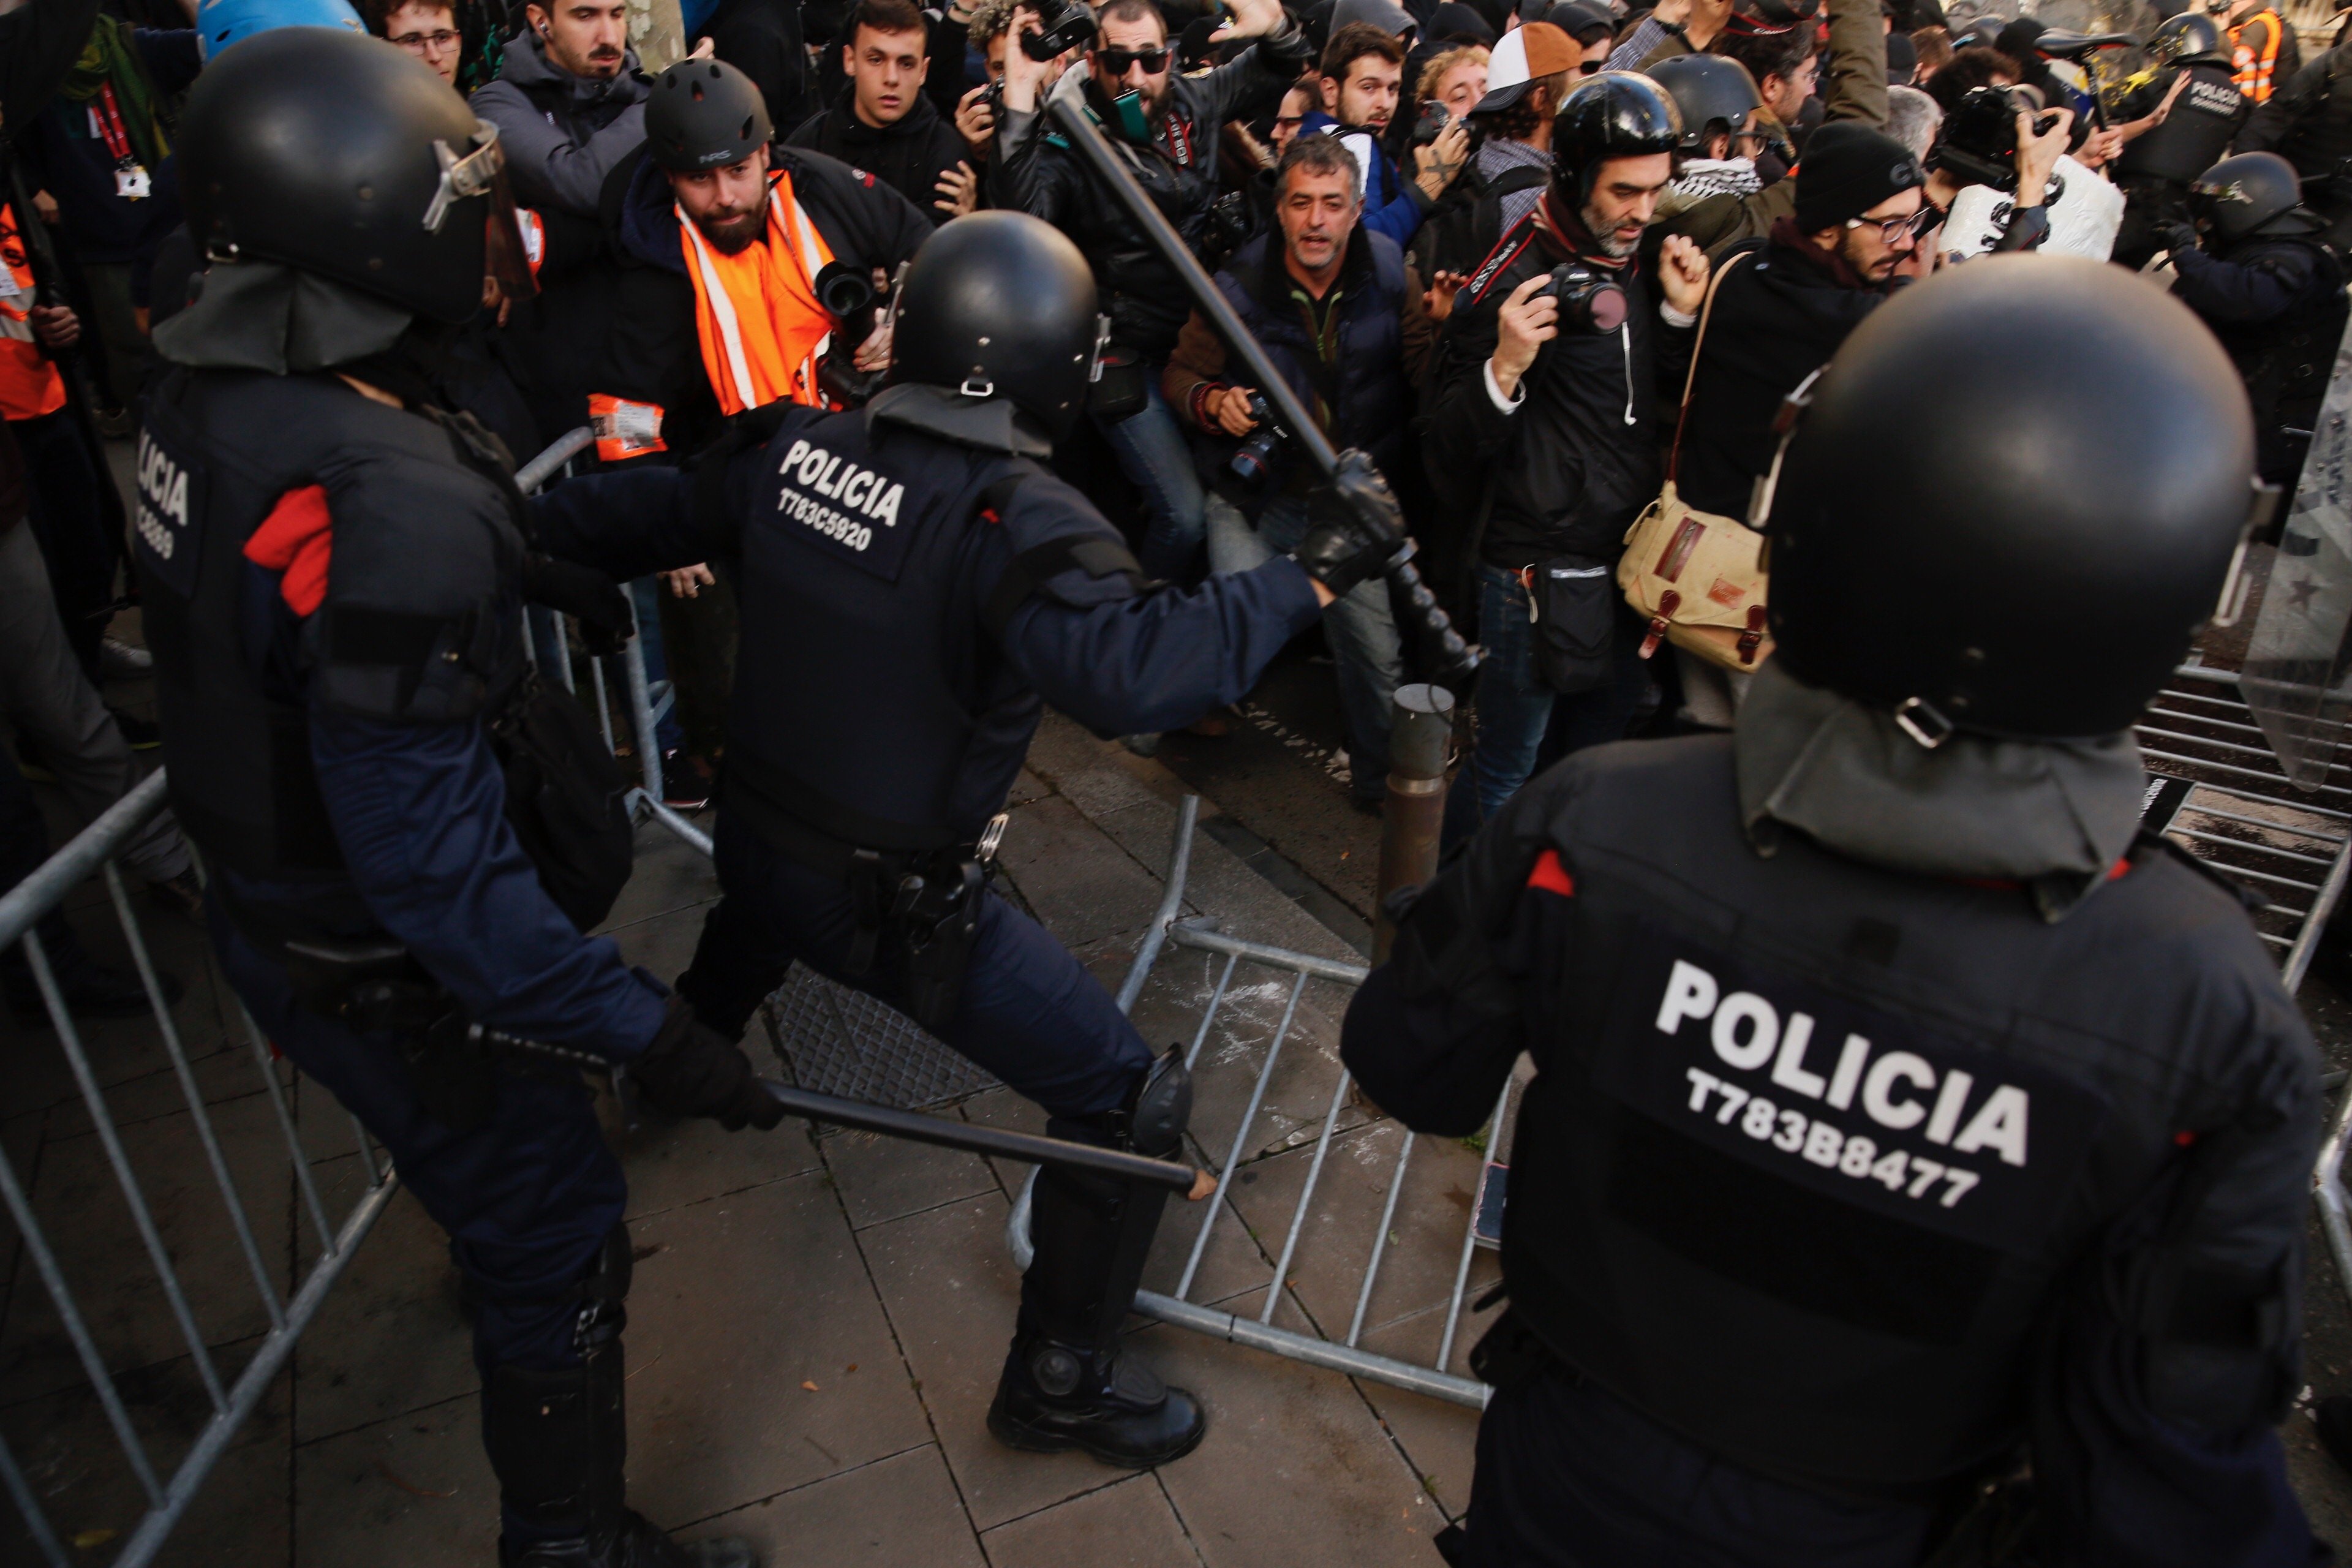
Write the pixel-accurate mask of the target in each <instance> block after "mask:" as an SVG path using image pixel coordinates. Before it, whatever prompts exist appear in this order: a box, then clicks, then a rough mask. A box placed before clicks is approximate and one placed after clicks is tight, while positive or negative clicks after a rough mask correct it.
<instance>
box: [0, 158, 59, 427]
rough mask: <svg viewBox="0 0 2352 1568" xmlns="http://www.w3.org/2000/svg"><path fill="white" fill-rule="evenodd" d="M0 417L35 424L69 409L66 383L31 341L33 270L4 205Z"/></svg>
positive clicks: (0, 221)
mask: <svg viewBox="0 0 2352 1568" xmlns="http://www.w3.org/2000/svg"><path fill="white" fill-rule="evenodd" d="M0 258H5V263H6V266H7V274H6V276H5V279H0V418H8V419H37V418H39V417H40V416H42V415H44V414H55V413H56V412H57V411H58V409H60V408H63V407H64V406H65V405H66V384H65V378H64V377H62V376H60V375H58V367H57V366H56V365H54V364H52V363H49V361H48V360H47V358H46V357H45V356H44V355H43V354H42V353H41V345H40V343H39V342H37V341H36V340H35V338H34V337H33V322H32V308H33V268H32V266H31V264H30V262H29V261H28V260H27V258H26V255H25V242H24V237H23V236H21V235H19V234H18V233H17V232H16V214H15V213H14V212H13V211H12V210H11V209H10V208H9V207H8V206H7V205H5V204H0Z"/></svg>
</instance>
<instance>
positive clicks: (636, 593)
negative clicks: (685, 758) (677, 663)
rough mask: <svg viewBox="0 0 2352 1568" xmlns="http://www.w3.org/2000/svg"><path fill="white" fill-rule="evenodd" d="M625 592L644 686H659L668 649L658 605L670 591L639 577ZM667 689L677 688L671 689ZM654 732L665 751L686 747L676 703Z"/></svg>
mask: <svg viewBox="0 0 2352 1568" xmlns="http://www.w3.org/2000/svg"><path fill="white" fill-rule="evenodd" d="M627 592H628V595H629V611H630V614H632V615H634V616H635V617H636V621H637V646H638V647H641V648H643V649H644V650H645V659H646V686H647V687H654V686H658V685H660V684H661V683H662V682H663V681H665V680H667V679H670V674H669V648H668V646H667V642H666V640H665V639H664V638H663V637H662V605H661V602H662V597H663V595H666V594H667V593H668V592H669V588H668V586H667V584H664V583H663V582H662V580H661V579H660V578H658V577H640V578H638V579H637V580H636V581H635V582H634V583H631V584H629V585H628V590H627ZM670 689H671V690H673V691H675V690H677V687H675V686H672V687H671V688H670ZM656 700H658V699H656ZM654 729H655V731H656V742H657V743H658V744H659V745H660V747H661V749H662V750H663V751H665V752H674V751H677V749H678V748H679V747H680V746H683V745H685V744H686V731H684V730H682V729H680V728H679V727H678V722H677V702H676V701H672V702H671V703H670V705H669V708H668V710H667V711H666V712H665V713H663V714H662V716H661V717H660V718H659V719H657V720H656V721H654Z"/></svg>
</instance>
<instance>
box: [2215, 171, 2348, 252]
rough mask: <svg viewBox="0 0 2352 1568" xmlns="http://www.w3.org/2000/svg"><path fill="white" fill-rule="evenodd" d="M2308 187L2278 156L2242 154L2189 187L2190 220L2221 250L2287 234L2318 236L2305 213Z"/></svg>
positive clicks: (2317, 225)
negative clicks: (2299, 232)
mask: <svg viewBox="0 0 2352 1568" xmlns="http://www.w3.org/2000/svg"><path fill="white" fill-rule="evenodd" d="M2302 201H2303V182H2302V181H2301V180H2299V179H2297V178H2296V177H2295V173H2294V164H2292V163H2288V162H2287V161H2286V160H2285V159H2284V158H2282V157H2280V156H2279V155H2278V154H2277V153H2239V154H2238V155H2237V156H2236V157H2234V158H2224V159H2222V160H2221V162H2220V163H2216V164H2214V165H2213V166H2212V167H2211V168H2210V169H2208V170H2206V171H2205V172H2204V173H2203V174H2200V175H2198V176H2197V179H2196V181H2195V183H2193V184H2190V185H2189V220H2190V221H2191V222H2193V223H2195V224H2196V226H2197V232H2198V233H2200V234H2209V235H2211V236H2212V237H2214V238H2215V239H2218V240H2219V241H2221V243H2222V244H2224V245H2227V244H2229V243H2230V242H2231V241H2232V240H2239V239H2243V238H2245V237H2247V236H2248V235H2253V234H2263V233H2275V232H2278V231H2280V230H2283V229H2294V230H2305V229H2308V230H2310V231H2312V232H2317V230H2318V228H2319V226H2320V225H2319V222H2318V220H2317V219H2316V218H2315V217H2314V216H2312V215H2310V214H2307V213H2304V212H2303V211H2302V210H2301V203H2302Z"/></svg>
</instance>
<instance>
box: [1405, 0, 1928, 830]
mask: <svg viewBox="0 0 2352 1568" xmlns="http://www.w3.org/2000/svg"><path fill="white" fill-rule="evenodd" d="M1506 41H1507V40H1506ZM1880 88H1881V90H1884V89H1885V84H1884V83H1881V84H1880ZM1680 139H1681V122H1680V120H1679V117H1678V116H1677V115H1676V113H1675V106H1674V100H1672V99H1670V98H1668V97H1667V96H1666V94H1665V93H1664V90H1663V89H1660V88H1658V87H1657V86H1656V85H1655V84H1654V83H1653V82H1651V81H1650V80H1649V79H1647V78H1645V77H1638V76H1625V75H1615V74H1607V75H1602V76H1600V77H1597V78H1595V79H1591V80H1590V81H1587V82H1584V83H1582V84H1581V85H1580V86H1578V87H1575V88H1571V89H1570V91H1569V94H1568V97H1567V100H1565V101H1564V102H1563V103H1562V105H1561V106H1560V110H1559V115H1558V116H1557V118H1556V120H1555V121H1554V126H1553V131H1552V137H1551V154H1552V158H1551V162H1552V169H1553V174H1552V178H1551V183H1550V184H1549V187H1548V188H1547V189H1546V190H1545V191H1544V192H1543V194H1542V199H1541V200H1540V201H1539V202H1538V204H1537V205H1536V206H1535V207H1534V209H1533V210H1532V211H1530V212H1529V214H1528V216H1527V217H1525V218H1523V219H1521V220H1520V221H1519V222H1518V223H1517V225H1516V226H1513V227H1512V228H1511V229H1510V230H1509V231H1508V232H1507V233H1506V235H1505V236H1504V237H1503V240H1502V242H1501V244H1500V245H1499V246H1498V247H1496V252H1495V254H1494V255H1493V256H1492V257H1490V258H1488V259H1487V261H1486V264H1485V265H1484V266H1483V267H1481V268H1479V269H1478V272H1477V275H1476V276H1475V277H1474V278H1473V279H1471V280H1470V282H1469V283H1468V284H1467V285H1465V287H1464V289H1463V291H1462V294H1461V296H1460V297H1459V299H1457V300H1456V301H1455V305H1454V311H1453V314H1452V317H1451V318H1450V319H1449V320H1448V321H1447V322H1446V325H1445V331H1444V337H1443V338H1442V339H1441V340H1440V346H1439V350H1438V354H1439V359H1438V362H1437V363H1436V365H1435V367H1434V368H1433V371H1432V378H1433V402H1432V405H1431V406H1430V409H1429V413H1428V419H1429V427H1430V434H1429V438H1428V454H1427V466H1428V468H1429V472H1430V475H1431V478H1432V479H1433V482H1435V483H1438V484H1439V485H1440V488H1441V492H1442V495H1443V497H1444V500H1446V501H1447V502H1448V503H1449V504H1448V510H1451V511H1452V512H1453V513H1454V515H1455V516H1457V517H1460V518H1462V519H1465V520H1466V521H1467V524H1468V527H1467V531H1466V535H1465V537H1462V538H1460V539H1458V540H1450V541H1447V542H1446V543H1447V546H1448V547H1447V548H1445V549H1444V550H1442V551H1438V550H1433V554H1435V555H1438V556H1440V557H1442V558H1444V560H1445V561H1446V562H1447V563H1448V566H1447V568H1446V570H1447V571H1448V572H1449V573H1450V574H1459V575H1460V576H1461V577H1465V578H1466V579H1467V581H1468V582H1469V583H1472V584H1475V602H1476V605H1477V625H1478V636H1479V641H1480V643H1481V644H1482V646H1484V647H1485V648H1486V660H1485V662H1484V663H1483V664H1482V665H1481V666H1480V667H1479V671H1478V683H1477V689H1476V700H1477V706H1478V722H1477V740H1476V742H1475V745H1474V747H1473V749H1472V753H1471V761H1470V766H1469V768H1468V769H1467V770H1466V771H1465V777H1464V782H1463V783H1462V784H1457V785H1456V786H1455V788H1454V794H1453V797H1452V799H1451V800H1450V801H1449V802H1448V814H1447V815H1448V837H1450V838H1458V837H1462V836H1464V835H1465V834H1466V832H1467V831H1468V829H1469V827H1470V826H1473V825H1475V822H1476V821H1478V820H1480V819H1481V818H1482V817H1483V816H1486V815H1491V814H1492V813H1493V812H1495V811H1496V810H1497V809H1499V808H1500V807H1501V805H1503V803H1504V802H1505V801H1507V800H1508V799H1509V798H1510V797H1511V795H1513V794H1514V793H1516V792H1517V789H1518V788H1519V786H1520V785H1521V784H1525V783H1526V782H1527V780H1528V777H1529V776H1530V775H1531V774H1532V773H1534V772H1535V771H1536V769H1537V767H1538V765H1539V763H1540V762H1541V761H1542V760H1544V755H1545V752H1546V750H1547V747H1548V746H1549V750H1550V751H1551V752H1552V753H1553V754H1565V753H1567V752H1572V751H1575V750H1578V749H1580V748H1581V747H1583V746H1588V745H1593V744H1597V743H1599V742H1604V741H1613V740H1615V739H1617V738H1618V737H1619V736H1620V735H1622V733H1623V732H1624V730H1625V726H1626V724H1627V722H1628V721H1630V720H1631V719H1632V717H1633V711H1634V709H1635V707H1636V706H1637V705H1638V704H1639V702H1640V701H1641V699H1642V696H1643V689H1644V688H1645V686H1646V684H1647V676H1646V670H1647V666H1646V665H1645V664H1644V663H1643V661H1642V660H1641V659H1640V658H1638V657H1636V650H1637V648H1638V647H1639V645H1640V643H1641V640H1642V629H1643V623H1642V622H1641V621H1639V620H1638V619H1635V618H1634V617H1633V615H1632V613H1631V612H1630V611H1628V610H1627V609H1626V608H1625V607H1624V605H1623V602H1622V599H1621V597H1620V596H1619V595H1618V593H1617V585H1616V578H1615V567H1616V563H1617V556H1618V553H1619V552H1620V550H1621V549H1622V545H1623V541H1624V537H1625V531H1626V529H1627V528H1628V527H1629V526H1630V525H1631V524H1632V523H1633V520H1634V519H1635V518H1636V517H1637V516H1639V515H1640V513H1641V511H1642V510H1643V508H1644V507H1646V506H1648V505H1649V503H1650V502H1651V501H1652V500H1654V499H1655V497H1656V495H1657V493H1658V483H1659V465H1658V458H1657V446H1658V441H1657V436H1658V431H1657V423H1656V408H1657V397H1656V393H1657V388H1658V386H1659V385H1660V384H1661V379H1660V378H1661V376H1662V375H1663V376H1664V378H1665V380H1664V384H1667V385H1673V384H1677V382H1678V378H1679V376H1680V374H1681V373H1682V371H1683V370H1684V368H1685V365H1686V363H1687V355H1688V353H1689V351H1690V328H1691V326H1692V324H1693V323H1694V322H1695V321H1696V319H1697V312H1698V308H1699V305H1700V302H1701V298H1702V296H1703V294H1704V292H1705V289H1706V277H1707V264H1706V258H1705V257H1704V256H1703V255H1702V254H1701V253H1700V252H1699V250H1698V248H1697V247H1696V246H1695V245H1694V244H1692V243H1691V241H1689V240H1688V239H1685V238H1681V237H1676V238H1673V239H1669V240H1667V241H1666V242H1665V244H1664V247H1663V248H1662V251H1661V255H1660V259H1659V262H1658V264H1657V268H1656V273H1657V277H1656V281H1655V283H1653V281H1652V279H1651V278H1650V276H1649V271H1650V269H1649V268H1647V267H1646V266H1645V265H1644V264H1643V260H1642V258H1641V257H1640V255H1639V249H1640V246H1641V240H1642V231H1643V228H1645V227H1646V226H1648V225H1649V224H1650V222H1651V221H1652V219H1653V217H1654V215H1655V213H1656V210H1657V205H1658V198H1659V196H1660V195H1662V194H1663V193H1664V190H1665V188H1666V184H1667V182H1668V180H1669V179H1670V178H1671V176H1672V174H1673V162H1674V160H1673V154H1674V149H1675V145H1676V143H1677V142H1679V141H1680ZM1563 265H1569V266H1573V267H1579V268H1582V269H1583V272H1584V274H1585V277H1586V279H1587V281H1586V283H1585V284H1584V285H1583V287H1582V289H1580V293H1581V294H1582V295H1583V296H1584V302H1583V303H1581V304H1580V303H1579V301H1578V299H1577V298H1576V297H1575V296H1571V298H1570V299H1569V300H1561V299H1559V298H1556V297H1555V296H1554V294H1553V293H1551V292H1549V291H1547V282H1548V280H1549V279H1550V277H1551V274H1552V271H1553V269H1554V268H1557V267H1560V266H1563ZM1594 285H1604V286H1606V287H1605V288H1599V289H1596V288H1594V287H1593V286H1594ZM1653 289H1655V290H1656V292H1655V293H1654V292H1653ZM1531 584H1532V585H1534V592H1537V593H1539V594H1541V595H1542V596H1543V597H1542V601H1541V605H1540V607H1539V608H1538V609H1537V610H1536V612H1535V613H1536V614H1538V615H1541V616H1543V617H1544V620H1545V625H1546V626H1547V628H1548V629H1546V630H1545V631H1544V632H1543V633H1542V634H1541V636H1540V641H1541V643H1542V645H1543V646H1542V647H1541V648H1540V649H1539V648H1538V641H1539V638H1538V633H1537V631H1536V627H1535V626H1534V624H1533V621H1532V619H1531V616H1530V606H1531V603H1533V601H1531V598H1530V591H1531V590H1530V585H1531ZM1467 596H1468V595H1467V593H1466V592H1465V597H1467Z"/></svg>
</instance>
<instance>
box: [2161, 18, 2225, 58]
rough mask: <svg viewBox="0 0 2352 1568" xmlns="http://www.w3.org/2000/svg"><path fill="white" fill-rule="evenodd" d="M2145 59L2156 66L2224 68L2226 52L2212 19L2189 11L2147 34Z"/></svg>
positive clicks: (2219, 32)
mask: <svg viewBox="0 0 2352 1568" xmlns="http://www.w3.org/2000/svg"><path fill="white" fill-rule="evenodd" d="M2147 58H2149V59H2150V60H2151V61H2153V62H2154V63H2155V64H2157V65H2159V66H2192V65H2205V64H2215V65H2227V64H2229V63H2230V51H2229V50H2228V49H2226V48H2224V47H2222V44H2221V28H2220V27H2219V26H2215V25H2214V21H2213V18H2212V17H2210V16H2200V15H2199V14H2198V13H2196V12H2194V11H2190V12H2184V13H2183V14H2182V15H2180V16H2175V17H2173V18H2172V19H2171V20H2170V21H2168V22H2166V23H2165V24H2164V25H2163V26H2159V27H2158V28H2157V30H2156V31H2155V32H2153V33H2150V34H2149V35H2148V38H2147Z"/></svg>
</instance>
